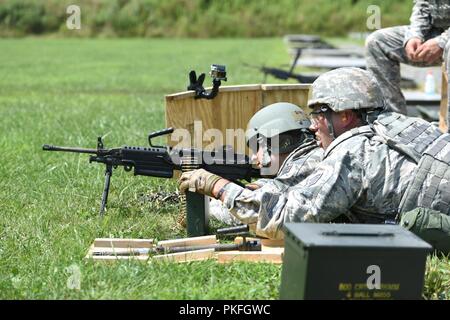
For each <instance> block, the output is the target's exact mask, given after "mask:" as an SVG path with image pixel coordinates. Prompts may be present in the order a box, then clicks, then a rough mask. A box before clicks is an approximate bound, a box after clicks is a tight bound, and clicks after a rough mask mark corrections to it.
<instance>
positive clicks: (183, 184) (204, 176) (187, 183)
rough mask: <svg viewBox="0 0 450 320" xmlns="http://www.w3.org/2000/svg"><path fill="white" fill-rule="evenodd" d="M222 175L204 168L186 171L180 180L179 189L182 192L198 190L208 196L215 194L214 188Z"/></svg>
mask: <svg viewBox="0 0 450 320" xmlns="http://www.w3.org/2000/svg"><path fill="white" fill-rule="evenodd" d="M220 179H221V177H219V176H217V175H215V174H213V173H211V172H208V171H206V170H204V169H198V170H193V171H188V172H184V173H183V174H182V175H181V177H180V179H179V180H178V189H179V190H180V192H181V193H186V191H190V192H197V193H201V194H204V195H207V196H211V197H212V196H213V188H214V185H215V184H216V182H217V181H219V180H220Z"/></svg>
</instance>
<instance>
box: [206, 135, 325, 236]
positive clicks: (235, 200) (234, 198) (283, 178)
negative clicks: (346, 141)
mask: <svg viewBox="0 0 450 320" xmlns="http://www.w3.org/2000/svg"><path fill="white" fill-rule="evenodd" d="M322 155H323V151H322V149H320V148H319V147H318V146H317V142H316V141H315V140H314V141H312V140H309V141H307V142H305V143H303V144H302V145H301V146H299V147H298V148H297V149H296V150H294V151H293V152H292V153H291V154H290V155H289V156H288V157H287V158H286V160H285V161H284V162H283V164H282V166H281V167H280V170H279V171H278V174H277V176H276V178H274V179H260V180H258V181H257V182H256V184H257V185H258V186H259V189H256V190H249V189H246V188H242V187H240V186H238V185H236V184H234V183H229V184H227V185H226V186H225V198H224V202H223V204H221V205H220V207H219V206H218V205H217V204H213V208H211V207H210V210H211V209H212V210H214V211H215V212H213V215H214V216H215V217H216V218H218V219H219V220H221V221H223V222H225V223H228V224H240V223H242V222H244V223H247V222H249V221H246V220H245V219H244V220H242V219H237V218H235V217H234V216H233V215H230V210H231V211H232V212H233V211H234V212H239V213H240V214H239V217H240V218H242V217H243V216H253V215H256V214H257V213H258V212H259V210H260V207H261V201H262V199H263V198H264V199H265V201H266V200H267V199H269V198H271V197H272V195H277V194H278V193H283V192H285V191H286V190H287V189H289V188H290V187H292V186H295V185H296V184H298V183H299V182H300V181H302V180H303V179H305V178H306V177H307V176H308V175H310V174H311V173H312V172H313V170H314V168H315V166H316V165H317V164H318V163H319V162H320V161H321V159H322ZM232 214H233V213H232ZM249 225H250V228H251V229H253V230H254V229H255V226H256V225H255V224H254V223H252V222H249Z"/></svg>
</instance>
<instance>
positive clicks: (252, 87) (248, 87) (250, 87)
mask: <svg viewBox="0 0 450 320" xmlns="http://www.w3.org/2000/svg"><path fill="white" fill-rule="evenodd" d="M205 89H206V90H207V91H210V90H211V89H212V87H206V88H205ZM259 90H261V85H260V84H244V85H237V86H221V87H220V88H219V95H220V94H221V93H225V92H236V91H259ZM194 96H195V92H194V91H192V90H189V91H183V92H178V93H173V94H168V95H166V96H165V98H166V101H167V100H168V101H174V100H179V99H186V98H194Z"/></svg>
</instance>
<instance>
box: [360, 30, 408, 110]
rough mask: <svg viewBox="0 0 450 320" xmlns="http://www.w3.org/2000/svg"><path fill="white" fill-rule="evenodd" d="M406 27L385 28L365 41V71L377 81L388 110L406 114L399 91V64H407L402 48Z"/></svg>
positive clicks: (403, 100)
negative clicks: (369, 72) (371, 74)
mask: <svg viewBox="0 0 450 320" xmlns="http://www.w3.org/2000/svg"><path fill="white" fill-rule="evenodd" d="M406 29H407V27H406V26H400V27H392V28H385V29H381V30H378V31H375V32H374V33H372V34H371V35H370V36H369V37H368V38H367V40H366V62H367V70H369V71H371V72H372V73H373V74H374V76H375V78H376V79H377V80H378V82H379V83H380V86H381V90H382V92H383V95H384V98H385V101H386V105H387V108H388V110H390V111H396V112H400V113H403V114H406V101H405V97H404V96H403V93H402V91H401V89H400V80H401V77H400V62H402V63H409V62H408V59H407V57H406V53H405V49H404V47H403V40H404V37H405V32H406Z"/></svg>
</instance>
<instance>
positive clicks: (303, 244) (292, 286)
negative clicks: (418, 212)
mask: <svg viewBox="0 0 450 320" xmlns="http://www.w3.org/2000/svg"><path fill="white" fill-rule="evenodd" d="M431 249H432V247H431V246H430V245H429V244H428V243H426V242H425V241H423V240H421V239H420V238H418V237H417V236H415V235H414V234H413V233H411V232H409V231H408V230H406V229H404V228H402V227H400V226H398V225H367V224H318V223H286V225H285V251H284V257H283V269H282V274H281V288H280V299H308V300H309V299H334V300H338V299H339V300H340V299H421V298H422V289H423V283H424V275H425V263H426V257H427V254H428V252H430V251H431Z"/></svg>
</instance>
